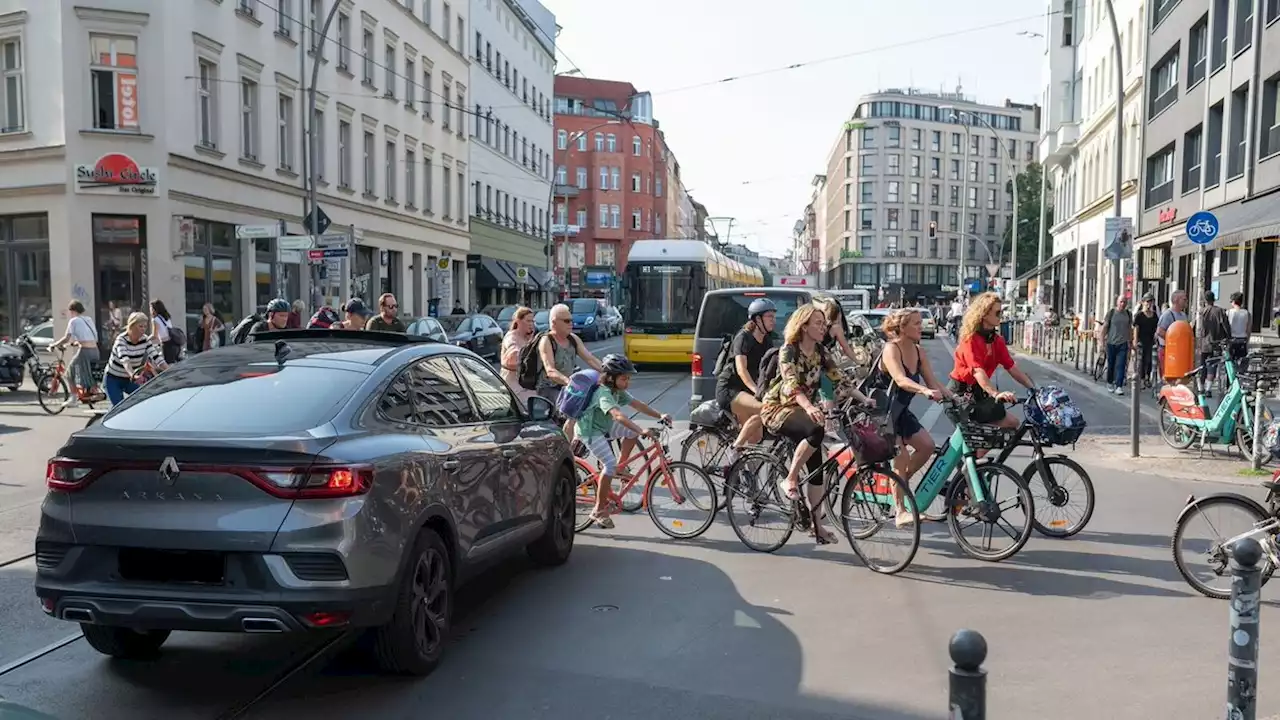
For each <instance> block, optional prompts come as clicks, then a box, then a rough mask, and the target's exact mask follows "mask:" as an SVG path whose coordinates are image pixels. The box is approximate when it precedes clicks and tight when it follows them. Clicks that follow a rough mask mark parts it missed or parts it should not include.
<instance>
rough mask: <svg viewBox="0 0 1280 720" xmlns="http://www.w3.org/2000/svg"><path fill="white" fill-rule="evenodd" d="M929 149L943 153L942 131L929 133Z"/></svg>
mask: <svg viewBox="0 0 1280 720" xmlns="http://www.w3.org/2000/svg"><path fill="white" fill-rule="evenodd" d="M929 149H930V150H932V151H934V152H942V131H940V130H931V131H929ZM934 161H935V162H936V161H937V158H934Z"/></svg>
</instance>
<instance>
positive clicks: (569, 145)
mask: <svg viewBox="0 0 1280 720" xmlns="http://www.w3.org/2000/svg"><path fill="white" fill-rule="evenodd" d="M623 119H624V120H625V119H626V118H625V117H624V118H623ZM621 124H622V122H621V120H610V121H609V122H605V123H600V124H599V125H596V126H595V127H589V128H587V129H586V130H578V131H576V132H572V133H569V134H568V140H567V142H565V146H564V152H565V157H566V159H567V158H568V154H569V153H571V152H573V144H574V143H575V142H577V141H578V139H579V138H584V137H586V136H587V135H588V134H590V133H593V132H595V131H596V130H599V129H601V128H605V127H609V126H610V125H621ZM558 159H559V158H557V160H558ZM559 171H560V165H559V163H558V162H557V163H556V167H555V168H554V170H553V171H552V173H551V186H550V187H548V188H547V212H548V213H549V214H550V215H551V217H552V218H555V217H556V214H555V209H556V205H555V201H556V175H558V174H559ZM564 179H565V184H566V185H568V184H569V166H568V165H567V164H566V165H565V177H564ZM588 182H590V181H588ZM563 197H564V204H565V211H564V225H565V229H564V238H565V242H568V241H569V196H568V195H564V196H563ZM556 224H557V223H551V225H553V226H554V225H556ZM556 255H557V253H556V234H555V232H554V231H552V232H551V233H550V237H548V238H547V277H555V276H554V275H553V274H552V268H553V267H554V262H553V258H554V257H555V256H556ZM565 262H566V263H567V262H568V257H567V256H566V257H565ZM556 279H557V281H558V280H559V278H556Z"/></svg>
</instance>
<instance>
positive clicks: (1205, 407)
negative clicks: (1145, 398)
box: [1159, 342, 1280, 463]
mask: <svg viewBox="0 0 1280 720" xmlns="http://www.w3.org/2000/svg"><path fill="white" fill-rule="evenodd" d="M1227 346H1228V343H1226V342H1220V343H1215V344H1214V346H1213V354H1214V356H1215V357H1213V358H1211V359H1210V360H1209V362H1214V363H1218V362H1220V363H1221V364H1222V366H1223V367H1224V368H1225V369H1226V379H1227V390H1226V392H1225V393H1223V395H1222V401H1221V402H1220V403H1219V404H1218V407H1217V409H1216V410H1214V411H1213V414H1212V415H1210V414H1209V402H1208V399H1207V398H1206V397H1205V394H1204V393H1203V392H1200V391H1199V387H1198V386H1199V384H1200V383H1198V382H1196V379H1197V378H1199V377H1200V376H1201V375H1202V374H1203V373H1204V371H1205V368H1206V365H1200V366H1198V367H1196V368H1195V369H1193V370H1192V371H1191V372H1189V373H1187V374H1186V375H1184V376H1183V377H1182V378H1179V380H1178V381H1176V382H1174V383H1171V384H1168V385H1165V386H1163V387H1162V388H1160V402H1159V406H1160V437H1161V438H1163V439H1164V441H1165V443H1167V444H1168V445H1169V447H1171V448H1173V449H1175V450H1186V449H1188V448H1190V447H1191V446H1192V445H1193V444H1195V443H1196V441H1197V440H1198V441H1199V445H1200V450H1201V451H1202V452H1203V450H1204V449H1205V446H1206V445H1208V444H1213V443H1223V444H1229V443H1234V444H1235V445H1236V447H1237V448H1238V449H1239V450H1240V452H1241V454H1243V455H1244V456H1245V457H1247V458H1250V459H1252V458H1253V435H1254V433H1253V419H1254V407H1253V398H1252V397H1250V394H1249V392H1248V391H1247V390H1251V389H1253V387H1254V386H1255V385H1256V383H1258V382H1261V383H1263V384H1264V385H1265V384H1267V383H1272V384H1273V385H1274V383H1275V382H1276V379H1277V378H1276V377H1273V376H1275V375H1277V372H1276V369H1275V367H1276V366H1277V365H1278V364H1280V348H1271V347H1266V348H1258V349H1257V350H1253V351H1251V352H1250V353H1248V354H1247V355H1246V356H1245V358H1244V363H1245V366H1246V367H1247V368H1248V369H1249V371H1248V372H1244V373H1242V372H1241V370H1240V368H1238V367H1237V363H1236V361H1235V360H1233V359H1232V358H1231V357H1230V356H1225V357H1218V356H1219V355H1220V354H1222V353H1223V352H1225V350H1226V348H1227ZM1262 418H1263V422H1267V421H1269V420H1270V419H1271V412H1270V410H1269V409H1268V408H1267V407H1266V406H1265V405H1264V406H1263V407H1262ZM1270 460H1271V455H1270V453H1267V452H1263V453H1262V462H1263V463H1267V462H1269V461H1270Z"/></svg>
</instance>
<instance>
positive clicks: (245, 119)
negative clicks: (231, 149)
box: [240, 79, 258, 160]
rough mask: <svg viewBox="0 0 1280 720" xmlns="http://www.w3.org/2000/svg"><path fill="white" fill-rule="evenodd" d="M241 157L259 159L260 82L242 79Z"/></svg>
mask: <svg viewBox="0 0 1280 720" xmlns="http://www.w3.org/2000/svg"><path fill="white" fill-rule="evenodd" d="M240 157H242V158H244V159H246V160H257V159H258V83H256V82H254V81H252V80H248V79H244V80H241V81H240Z"/></svg>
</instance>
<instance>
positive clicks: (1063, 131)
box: [1040, 121, 1080, 165]
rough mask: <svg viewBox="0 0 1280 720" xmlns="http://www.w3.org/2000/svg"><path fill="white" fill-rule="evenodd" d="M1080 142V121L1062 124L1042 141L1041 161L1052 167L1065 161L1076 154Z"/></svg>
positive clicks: (1046, 134) (1048, 133)
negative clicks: (1077, 144)
mask: <svg viewBox="0 0 1280 720" xmlns="http://www.w3.org/2000/svg"><path fill="white" fill-rule="evenodd" d="M1079 140H1080V123H1079V122H1078V121H1073V122H1066V123H1062V124H1061V125H1059V126H1058V129H1057V130H1055V131H1052V132H1047V133H1045V136H1044V139H1043V140H1041V141H1040V161H1041V163H1043V164H1045V165H1052V164H1056V163H1059V162H1062V161H1063V160H1065V159H1066V158H1067V157H1068V156H1069V155H1071V153H1073V152H1075V147H1076V142H1078V141H1079Z"/></svg>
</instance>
